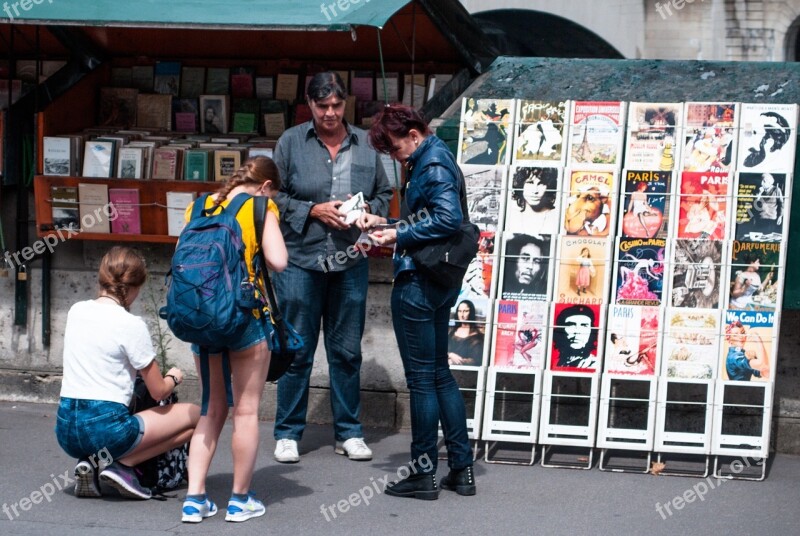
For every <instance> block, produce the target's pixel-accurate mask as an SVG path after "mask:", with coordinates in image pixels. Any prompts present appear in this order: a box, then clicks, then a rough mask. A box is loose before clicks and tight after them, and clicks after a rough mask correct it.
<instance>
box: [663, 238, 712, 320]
mask: <svg viewBox="0 0 800 536" xmlns="http://www.w3.org/2000/svg"><path fill="white" fill-rule="evenodd" d="M673 246H674V248H675V253H674V255H673V263H672V288H671V291H672V292H671V296H670V302H669V305H671V306H673V307H687V308H693V309H716V308H718V307H719V306H720V278H721V273H722V265H721V263H722V246H723V243H722V241H721V240H699V239H698V240H675V242H674V244H673Z"/></svg>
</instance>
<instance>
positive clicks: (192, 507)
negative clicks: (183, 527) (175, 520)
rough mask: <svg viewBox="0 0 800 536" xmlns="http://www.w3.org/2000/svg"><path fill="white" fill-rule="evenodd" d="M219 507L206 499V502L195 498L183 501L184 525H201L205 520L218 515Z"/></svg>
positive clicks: (182, 519) (182, 517) (182, 518)
mask: <svg viewBox="0 0 800 536" xmlns="http://www.w3.org/2000/svg"><path fill="white" fill-rule="evenodd" d="M216 513H217V505H216V504H214V503H213V502H212V501H211V499H209V498H208V497H206V500H205V501H199V500H197V499H195V498H191V499H189V498H187V499H186V500H185V501H183V515H182V516H181V521H183V522H184V523H200V522H201V521H202V520H203V519H205V518H207V517H211V516H213V515H216Z"/></svg>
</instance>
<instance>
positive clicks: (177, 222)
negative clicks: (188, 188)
mask: <svg viewBox="0 0 800 536" xmlns="http://www.w3.org/2000/svg"><path fill="white" fill-rule="evenodd" d="M196 197H197V194H196V193H195V192H167V232H168V234H169V235H170V236H180V234H181V231H183V228H184V227H185V226H186V217H185V216H186V207H188V206H189V204H190V203H192V201H194V200H195V198H196Z"/></svg>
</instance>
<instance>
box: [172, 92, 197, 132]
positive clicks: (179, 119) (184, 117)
mask: <svg viewBox="0 0 800 536" xmlns="http://www.w3.org/2000/svg"><path fill="white" fill-rule="evenodd" d="M172 113H173V116H174V118H173V124H174V125H175V130H176V131H177V132H197V131H198V125H199V119H200V100H199V99H196V98H195V99H188V98H186V99H184V98H181V99H172Z"/></svg>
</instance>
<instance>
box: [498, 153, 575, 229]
mask: <svg viewBox="0 0 800 536" xmlns="http://www.w3.org/2000/svg"><path fill="white" fill-rule="evenodd" d="M560 188H561V169H560V168H554V167H529V166H518V167H512V168H511V187H510V188H509V189H508V198H507V201H506V217H505V224H504V228H505V230H506V231H512V232H516V233H521V232H526V231H530V230H535V231H536V232H538V233H540V234H558V231H559V227H560V226H559V223H560V222H559V217H558V209H559V206H558V202H559V198H560V196H559V191H560Z"/></svg>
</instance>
